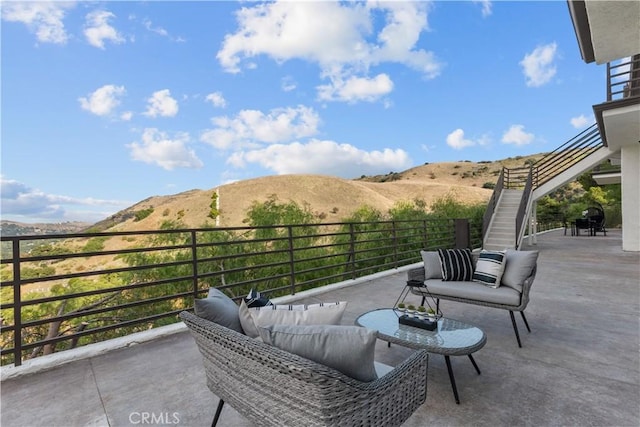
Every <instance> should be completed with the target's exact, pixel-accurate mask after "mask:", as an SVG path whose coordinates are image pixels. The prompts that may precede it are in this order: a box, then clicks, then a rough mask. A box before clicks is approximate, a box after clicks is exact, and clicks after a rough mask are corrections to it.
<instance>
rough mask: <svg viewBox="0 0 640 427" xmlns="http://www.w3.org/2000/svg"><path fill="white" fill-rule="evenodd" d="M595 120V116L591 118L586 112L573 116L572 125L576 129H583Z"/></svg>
mask: <svg viewBox="0 0 640 427" xmlns="http://www.w3.org/2000/svg"><path fill="white" fill-rule="evenodd" d="M593 122H594V120H593V117H591V118H587V116H585V115H584V114H582V115H580V116H578V117H572V118H571V126H573V127H574V128H576V129H582V128H585V127H587V126H589V125H590V124H592V123H593Z"/></svg>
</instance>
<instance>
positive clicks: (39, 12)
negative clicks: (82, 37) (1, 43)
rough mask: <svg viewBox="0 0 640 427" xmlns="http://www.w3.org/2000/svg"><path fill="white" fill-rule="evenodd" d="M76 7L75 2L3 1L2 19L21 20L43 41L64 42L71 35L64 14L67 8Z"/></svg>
mask: <svg viewBox="0 0 640 427" xmlns="http://www.w3.org/2000/svg"><path fill="white" fill-rule="evenodd" d="M73 7H75V2H73V1H70V2H53V1H39V2H26V1H24V2H17V1H3V2H2V5H1V6H0V9H2V19H3V20H5V21H9V22H21V23H23V24H25V25H26V26H27V27H28V28H29V30H30V31H32V32H35V34H36V38H37V39H38V41H40V42H43V43H56V44H64V43H66V42H67V40H68V39H69V36H68V34H67V32H66V31H65V28H64V22H63V20H64V16H65V13H66V10H67V9H71V8H73Z"/></svg>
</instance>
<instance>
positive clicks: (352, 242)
mask: <svg viewBox="0 0 640 427" xmlns="http://www.w3.org/2000/svg"><path fill="white" fill-rule="evenodd" d="M349 257H350V258H351V278H352V279H355V278H356V235H355V232H354V230H353V223H352V222H351V223H349Z"/></svg>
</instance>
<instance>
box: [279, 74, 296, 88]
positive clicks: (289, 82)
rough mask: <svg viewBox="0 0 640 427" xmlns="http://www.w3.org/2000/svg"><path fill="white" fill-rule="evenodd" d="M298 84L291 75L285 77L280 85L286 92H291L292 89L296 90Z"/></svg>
mask: <svg viewBox="0 0 640 427" xmlns="http://www.w3.org/2000/svg"><path fill="white" fill-rule="evenodd" d="M297 86H298V85H297V83H296V81H295V80H294V79H293V77H291V76H285V77H283V78H282V80H281V84H280V87H281V88H282V90H283V91H285V92H291V91H292V90H295V89H296V87H297Z"/></svg>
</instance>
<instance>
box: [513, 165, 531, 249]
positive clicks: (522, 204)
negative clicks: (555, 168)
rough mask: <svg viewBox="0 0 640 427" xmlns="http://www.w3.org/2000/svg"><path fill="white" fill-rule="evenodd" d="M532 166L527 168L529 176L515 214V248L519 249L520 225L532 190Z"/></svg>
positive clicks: (525, 213)
mask: <svg viewBox="0 0 640 427" xmlns="http://www.w3.org/2000/svg"><path fill="white" fill-rule="evenodd" d="M533 169H534V168H533V166H531V167H530V168H529V175H528V176H527V182H526V183H525V185H524V191H523V192H522V198H521V199H520V206H519V207H518V213H517V214H516V235H515V237H516V241H515V248H516V249H518V247H520V243H521V241H522V238H521V236H520V234H521V232H522V231H523V230H522V224H523V223H524V219H525V217H526V216H527V209H528V207H529V199H530V197H531V191H532V190H533Z"/></svg>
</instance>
